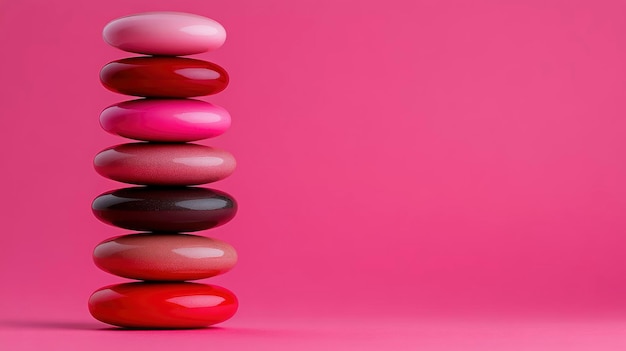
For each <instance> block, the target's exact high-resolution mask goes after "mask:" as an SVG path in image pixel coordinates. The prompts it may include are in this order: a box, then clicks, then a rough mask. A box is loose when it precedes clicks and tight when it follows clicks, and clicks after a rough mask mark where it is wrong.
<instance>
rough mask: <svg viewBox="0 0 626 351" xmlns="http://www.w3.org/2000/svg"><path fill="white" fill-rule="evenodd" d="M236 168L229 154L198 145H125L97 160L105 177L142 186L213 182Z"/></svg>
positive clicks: (106, 151)
mask: <svg viewBox="0 0 626 351" xmlns="http://www.w3.org/2000/svg"><path fill="white" fill-rule="evenodd" d="M235 166H236V161H235V158H234V157H233V155H231V154H230V153H229V152H228V151H224V150H220V149H217V148H212V147H208V146H204V145H198V144H155V143H129V144H121V145H117V146H113V147H110V148H108V149H105V150H103V151H101V152H100V153H98V154H97V155H96V157H95V158H94V168H95V169H96V172H98V173H99V174H100V175H101V176H103V177H105V178H109V179H113V180H116V181H118V182H123V183H129V184H140V185H168V186H173V185H198V184H205V183H211V182H215V181H218V180H220V179H224V178H226V177H228V176H229V175H231V174H232V173H233V171H234V170H235Z"/></svg>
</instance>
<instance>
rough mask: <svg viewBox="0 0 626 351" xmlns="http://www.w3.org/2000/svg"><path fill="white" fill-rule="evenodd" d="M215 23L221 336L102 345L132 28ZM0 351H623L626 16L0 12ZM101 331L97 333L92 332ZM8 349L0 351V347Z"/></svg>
mask: <svg viewBox="0 0 626 351" xmlns="http://www.w3.org/2000/svg"><path fill="white" fill-rule="evenodd" d="M151 10H177V11H186V12H193V13H198V14H201V15H206V16H208V17H212V18H214V19H216V20H218V21H219V22H221V23H222V24H223V25H224V26H225V27H226V30H227V32H228V39H227V41H226V44H225V45H224V46H223V47H222V48H221V49H220V50H218V51H217V52H215V53H209V54H203V55H196V56H195V57H196V58H201V59H206V60H211V61H214V62H216V63H218V64H220V65H222V66H224V67H225V68H226V69H227V70H228V71H229V73H230V76H231V85H230V86H229V88H228V89H227V90H226V91H225V92H223V93H221V94H218V95H216V96H211V97H207V98H206V99H205V100H207V101H210V102H214V103H216V104H219V105H221V106H223V107H225V108H226V109H228V110H229V112H230V113H231V115H232V117H233V126H232V128H231V129H230V130H229V131H228V132H227V133H226V134H225V135H223V136H220V137H218V138H215V139H211V140H207V141H204V142H202V143H203V144H207V145H215V146H218V147H221V148H224V149H227V150H229V151H231V152H232V153H233V154H234V155H235V156H236V158H237V160H238V163H239V166H238V169H237V171H236V172H235V174H234V175H233V176H232V177H230V178H229V179H227V180H224V181H221V182H219V183H215V184H214V185H213V186H214V187H215V188H217V189H221V190H225V191H227V192H229V193H231V194H233V195H234V196H235V197H236V198H237V200H238V201H239V204H240V212H239V214H238V216H237V217H236V218H235V219H234V220H233V221H232V222H231V223H229V224H227V225H225V226H223V227H220V228H218V229H215V230H213V231H209V232H203V234H205V235H207V234H208V235H210V236H214V237H216V238H219V239H222V240H225V241H228V242H229V243H231V244H232V245H234V246H235V247H236V248H237V250H238V252H239V256H240V261H239V264H238V266H237V267H236V268H235V269H234V270H233V271H232V272H230V273H229V274H227V275H224V276H221V277H218V278H215V279H212V280H207V282H210V281H212V282H215V283H216V284H219V285H222V286H224V287H227V288H229V289H231V290H233V291H234V292H235V293H236V294H237V295H238V296H239V298H240V301H241V306H240V311H239V313H238V314H237V315H236V317H235V318H233V319H232V320H230V321H228V322H226V323H224V324H223V325H221V327H222V328H213V329H208V330H196V331H162V332H154V331H139V332H129V331H117V332H116V331H112V330H109V329H106V326H105V325H103V324H101V323H99V322H97V321H95V320H93V319H92V318H91V317H90V316H89V314H88V312H87V308H86V300H87V298H88V297H89V295H90V294H91V292H92V291H94V290H96V289H97V288H99V287H101V286H103V285H106V284H111V283H116V282H121V281H123V279H121V278H117V277H114V276H111V275H108V274H106V273H104V272H101V271H99V270H98V269H97V268H96V267H95V265H94V264H93V263H92V261H91V251H92V249H93V247H94V246H95V245H96V244H97V243H98V242H100V241H101V240H104V239H106V238H108V237H111V236H114V235H119V234H123V233H127V231H124V230H121V229H117V228H114V227H110V226H106V225H104V224H102V223H100V222H98V221H97V220H96V219H95V218H94V217H93V216H92V214H91V210H90V203H91V200H92V199H93V198H94V197H95V196H97V195H98V194H100V193H101V192H103V191H105V190H109V189H114V188H120V187H123V186H124V185H121V184H119V183H115V182H113V181H109V180H106V179H103V178H101V177H99V176H98V175H97V174H96V173H95V171H94V170H93V168H92V164H91V162H92V159H93V157H94V155H95V154H96V153H97V152H98V151H100V150H101V149H104V148H106V147H108V146H110V145H113V144H118V143H123V142H125V140H124V139H122V138H118V137H115V136H111V135H108V134H107V133H105V132H104V131H102V130H101V129H100V127H99V125H98V115H99V113H100V111H101V110H102V109H104V108H105V107H106V106H108V105H109V104H112V103H115V102H118V101H123V100H127V99H129V98H128V97H125V96H122V95H117V94H114V93H111V92H108V91H106V90H105V89H104V88H102V87H101V86H100V83H99V81H98V78H97V77H98V72H99V69H100V67H101V66H103V65H104V64H106V63H107V62H109V61H111V60H114V59H118V58H122V57H126V56H134V55H132V54H127V53H124V52H122V51H119V50H117V49H114V48H112V47H109V46H107V45H106V44H105V43H104V42H103V40H102V39H101V30H102V28H103V26H104V25H105V24H106V23H107V22H108V21H110V20H112V19H114V18H116V17H119V16H122V15H126V14H129V13H135V12H142V11H151ZM0 48H1V50H2V56H1V58H0V83H1V84H0V96H1V98H0V99H1V104H0V130H2V131H3V135H2V138H1V139H0V143H1V145H2V148H1V151H0V152H1V154H0V157H1V160H2V172H1V175H0V177H1V178H0V179H1V180H2V183H3V184H4V188H3V190H2V198H1V201H0V203H1V205H0V206H1V208H0V209H1V212H0V213H1V218H2V223H3V234H2V236H1V239H0V277H1V278H2V283H1V284H2V285H1V287H0V328H2V329H1V330H0V349H2V350H30V349H33V350H37V349H39V350H68V349H83V350H86V349H90V350H104V349H110V348H112V347H115V348H117V349H135V350H136V349H150V350H166V349H167V350H169V349H173V348H176V349H179V350H185V349H198V347H212V348H214V347H221V348H230V349H233V350H243V349H250V350H259V349H271V350H283V349H285V350H302V349H311V350H314V349H348V350H352V349H369V348H371V349H408V350H416V349H418V348H419V349H421V350H453V349H454V350H456V349H458V350H471V349H481V350H482V349H500V350H501V349H506V350H530V349H532V350H536V349H550V350H551V349H559V350H560V349H563V350H578V349H580V350H582V349H590V348H592V349H594V350H613V349H615V350H623V349H624V347H626V278H625V274H626V255H625V254H624V251H625V250H626V235H625V231H626V215H625V213H626V185H625V184H626V183H625V179H626V162H624V156H623V155H624V154H625V152H626V137H625V133H626V118H625V116H626V99H625V94H624V93H625V90H626V69H625V68H624V67H626V66H625V63H626V3H625V2H623V1H591V0H588V1H572V0H562V1H555V0H532V1H531V0H523V1H521V0H520V1H495V0H494V1H487V0H479V1H454V0H446V1H410V0H406V1H396V0H387V1H358V0H350V1H337V0H333V1H331V0H328V1H320V0H315V1H313V0H306V1H290V0H264V1H256V0H247V1H234V0H231V1H219V2H218V1H191V0H176V1H160V0H140V1H128V0H109V1H100V2H92V1H59V2H56V1H54V2H53V1H44V0H40V1H32V0H19V1H18V0H12V1H11V0H2V1H0ZM103 328H105V329H104V330H103ZM7 346H8V347H7Z"/></svg>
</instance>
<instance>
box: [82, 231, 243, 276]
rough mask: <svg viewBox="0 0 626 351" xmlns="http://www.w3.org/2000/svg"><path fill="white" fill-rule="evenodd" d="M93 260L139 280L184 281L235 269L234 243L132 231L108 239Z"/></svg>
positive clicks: (98, 248) (119, 273)
mask: <svg viewBox="0 0 626 351" xmlns="http://www.w3.org/2000/svg"><path fill="white" fill-rule="evenodd" d="M93 259H94V262H95V264H96V266H98V267H99V268H100V269H102V270H103V271H105V272H108V273H111V274H114V275H117V276H120V277H124V278H129V279H137V280H158V281H183V280H195V279H204V278H209V277H213V276H216V275H219V274H222V273H225V272H227V271H229V270H230V269H232V268H233V267H234V266H235V264H236V263H237V252H236V251H235V248H233V247H232V246H231V245H229V244H227V243H225V242H223V241H220V240H217V239H211V238H207V237H204V236H198V235H188V234H154V233H142V234H130V235H123V236H118V237H115V238H110V239H107V240H105V241H103V242H101V243H100V244H98V246H96V248H95V249H94V252H93Z"/></svg>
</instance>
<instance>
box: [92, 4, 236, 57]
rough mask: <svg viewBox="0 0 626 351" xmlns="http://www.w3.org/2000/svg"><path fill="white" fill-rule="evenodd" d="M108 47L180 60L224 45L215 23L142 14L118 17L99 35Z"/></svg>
mask: <svg viewBox="0 0 626 351" xmlns="http://www.w3.org/2000/svg"><path fill="white" fill-rule="evenodd" d="M102 37H103V38H104V41H106V42H107V43H108V44H109V45H111V46H114V47H116V48H118V49H121V50H124V51H128V52H134V53H138V54H146V55H164V56H182V55H193V54H199V53H203V52H207V51H213V50H215V49H217V48H219V47H220V46H222V45H223V44H224V41H225V40H226V30H224V27H222V25H221V24H219V23H218V22H216V21H214V20H212V19H210V18H206V17H202V16H199V15H194V14H191V13H183V12H145V13H138V14H134V15H130V16H125V17H120V18H117V19H114V20H113V21H111V22H109V23H108V24H107V25H106V26H105V27H104V30H103V31H102Z"/></svg>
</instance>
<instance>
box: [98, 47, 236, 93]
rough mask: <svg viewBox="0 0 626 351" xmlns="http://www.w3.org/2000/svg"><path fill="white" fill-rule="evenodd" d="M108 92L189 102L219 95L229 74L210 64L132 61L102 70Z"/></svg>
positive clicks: (169, 59)
mask: <svg viewBox="0 0 626 351" xmlns="http://www.w3.org/2000/svg"><path fill="white" fill-rule="evenodd" d="M100 82H102V85H104V87H105V88H107V89H109V90H111V91H113V92H116V93H120V94H126V95H133V96H143V97H161V98H186V97H194V96H203V95H211V94H217V93H219V92H220V91H222V90H224V89H226V86H228V74H227V73H226V70H224V69H223V68H222V67H220V66H218V65H216V64H214V63H211V62H207V61H202V60H195V59H190V58H183V57H149V56H146V57H131V58H125V59H121V60H117V61H113V62H109V63H107V64H106V65H105V66H104V67H102V70H100Z"/></svg>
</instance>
